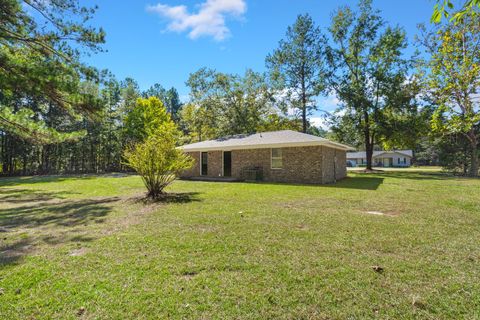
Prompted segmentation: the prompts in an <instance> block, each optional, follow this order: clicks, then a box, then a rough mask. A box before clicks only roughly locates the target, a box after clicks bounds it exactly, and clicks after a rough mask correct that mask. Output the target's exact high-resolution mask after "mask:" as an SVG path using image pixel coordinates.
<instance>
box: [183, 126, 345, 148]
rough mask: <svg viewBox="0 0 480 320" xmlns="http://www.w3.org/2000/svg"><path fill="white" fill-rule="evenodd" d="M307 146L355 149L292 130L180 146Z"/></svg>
mask: <svg viewBox="0 0 480 320" xmlns="http://www.w3.org/2000/svg"><path fill="white" fill-rule="evenodd" d="M306 146H327V147H330V148H335V149H341V150H352V149H353V148H351V147H349V146H347V145H344V144H341V143H337V142H333V141H330V140H328V139H324V138H320V137H317V136H312V135H310V134H305V133H300V132H296V131H292V130H282V131H271V132H262V133H254V134H239V135H234V136H229V137H224V138H218V139H215V140H208V141H202V142H197V143H192V144H187V145H184V146H182V147H180V148H181V149H183V150H184V151H186V152H193V151H213V150H239V149H261V148H280V147H306Z"/></svg>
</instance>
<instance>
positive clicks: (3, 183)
mask: <svg viewBox="0 0 480 320" xmlns="http://www.w3.org/2000/svg"><path fill="white" fill-rule="evenodd" d="M131 175H134V174H132V173H128V172H125V173H124V172H112V173H102V174H97V173H85V174H61V175H60V174H59V175H44V176H42V175H37V176H21V177H0V187H8V186H16V185H21V184H35V183H47V182H62V181H66V180H69V181H72V180H89V179H96V178H102V177H105V178H124V177H128V176H131Z"/></svg>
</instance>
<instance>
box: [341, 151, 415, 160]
mask: <svg viewBox="0 0 480 320" xmlns="http://www.w3.org/2000/svg"><path fill="white" fill-rule="evenodd" d="M395 153H397V154H401V155H403V156H406V157H410V158H412V157H413V151H412V150H391V151H373V156H374V157H378V156H381V155H393V154H395ZM366 156H367V155H366V153H365V151H359V152H347V159H361V158H365V157H366Z"/></svg>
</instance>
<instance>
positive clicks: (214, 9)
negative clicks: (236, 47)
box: [147, 0, 247, 41]
mask: <svg viewBox="0 0 480 320" xmlns="http://www.w3.org/2000/svg"><path fill="white" fill-rule="evenodd" d="M198 7H199V10H198V12H197V13H190V12H189V11H188V9H187V7H186V6H185V5H179V6H169V5H166V4H162V3H158V4H156V5H153V6H147V11H150V12H154V13H157V14H159V15H160V16H162V17H164V18H167V19H168V20H170V22H169V24H168V25H167V30H169V31H175V32H184V31H188V36H189V37H190V38H191V39H196V38H198V37H201V36H211V37H213V38H214V39H215V40H217V41H222V40H224V39H226V38H227V37H229V36H230V30H229V29H228V27H227V26H226V23H225V19H226V17H227V16H232V17H236V18H241V17H242V15H243V14H244V13H245V11H246V10H247V4H246V3H245V0H206V1H205V2H202V3H201V4H199V5H198Z"/></svg>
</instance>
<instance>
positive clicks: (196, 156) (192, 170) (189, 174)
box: [180, 152, 200, 178]
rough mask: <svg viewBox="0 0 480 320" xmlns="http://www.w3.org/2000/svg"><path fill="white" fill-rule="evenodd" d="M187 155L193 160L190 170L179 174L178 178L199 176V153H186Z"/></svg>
mask: <svg viewBox="0 0 480 320" xmlns="http://www.w3.org/2000/svg"><path fill="white" fill-rule="evenodd" d="M187 154H188V155H189V156H190V157H192V158H193V160H194V163H193V166H192V167H191V168H190V169H188V170H184V171H183V172H182V173H181V174H180V176H181V177H184V178H187V177H196V176H199V175H200V152H187Z"/></svg>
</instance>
